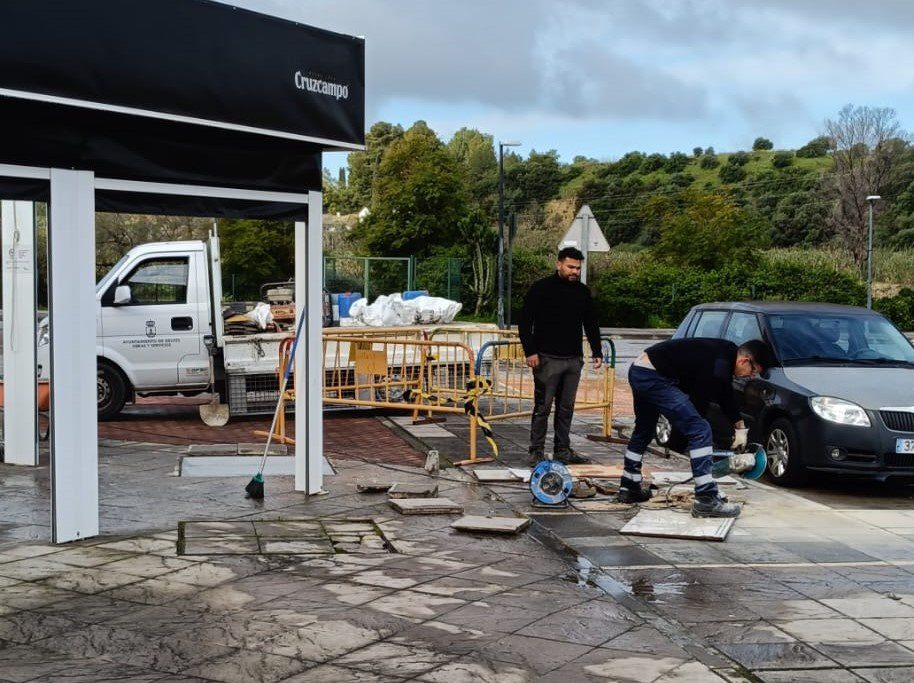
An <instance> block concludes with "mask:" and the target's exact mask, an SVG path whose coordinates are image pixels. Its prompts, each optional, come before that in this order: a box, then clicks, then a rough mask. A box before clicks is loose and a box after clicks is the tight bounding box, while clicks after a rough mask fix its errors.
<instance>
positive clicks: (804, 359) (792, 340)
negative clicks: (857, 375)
mask: <svg viewBox="0 0 914 683" xmlns="http://www.w3.org/2000/svg"><path fill="white" fill-rule="evenodd" d="M768 325H769V327H770V328H771V334H772V336H773V338H774V345H775V347H776V349H777V352H778V355H779V356H780V358H781V361H783V363H784V364H785V365H800V364H806V363H823V364H827V363H833V362H838V363H848V362H852V363H860V364H868V363H869V364H892V363H899V364H914V347H912V346H911V343H910V342H909V341H908V340H907V338H906V337H905V336H904V335H903V334H901V332H899V331H898V329H897V328H895V327H894V326H893V325H892V324H891V323H890V322H889V321H888V320H886V319H885V318H883V317H882V316H881V315H878V314H876V313H873V314H862V315H861V314H844V315H842V314H840V313H838V314H834V313H829V314H824V313H823V314H816V313H810V312H803V313H790V314H773V315H769V316H768Z"/></svg>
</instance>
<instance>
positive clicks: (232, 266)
mask: <svg viewBox="0 0 914 683" xmlns="http://www.w3.org/2000/svg"><path fill="white" fill-rule="evenodd" d="M219 241H220V246H221V251H222V275H223V277H224V278H225V280H226V282H232V283H233V284H234V289H235V292H234V294H235V299H238V300H245V299H247V300H251V299H259V298H260V286H261V285H262V284H264V283H265V282H278V281H281V280H288V279H289V278H291V277H292V276H293V275H294V272H295V270H294V265H293V260H294V254H295V230H294V226H293V224H292V223H287V222H283V221H260V220H249V219H231V218H224V219H221V220H220V221H219ZM226 294H228V292H226Z"/></svg>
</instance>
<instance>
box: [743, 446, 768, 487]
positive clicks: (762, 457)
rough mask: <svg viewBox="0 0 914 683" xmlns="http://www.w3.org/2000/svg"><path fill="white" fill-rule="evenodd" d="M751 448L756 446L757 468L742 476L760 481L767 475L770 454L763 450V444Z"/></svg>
mask: <svg viewBox="0 0 914 683" xmlns="http://www.w3.org/2000/svg"><path fill="white" fill-rule="evenodd" d="M750 446H755V467H753V468H752V469H751V470H749V471H748V472H743V474H742V475H741V476H742V477H743V478H745V479H758V478H759V477H760V476H762V475H763V474H764V473H765V468H767V467H768V454H767V453H765V449H764V448H762V446H761V444H757V443H754V444H750Z"/></svg>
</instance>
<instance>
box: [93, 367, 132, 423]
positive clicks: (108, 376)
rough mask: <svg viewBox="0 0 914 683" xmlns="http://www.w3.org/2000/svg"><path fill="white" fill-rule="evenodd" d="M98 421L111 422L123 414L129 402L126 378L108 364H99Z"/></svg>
mask: <svg viewBox="0 0 914 683" xmlns="http://www.w3.org/2000/svg"><path fill="white" fill-rule="evenodd" d="M96 382H97V387H98V419H99V420H110V419H111V418H113V417H114V416H115V415H117V414H118V413H120V412H121V409H122V408H123V407H124V403H126V401H127V382H126V381H125V380H124V376H123V375H122V374H121V373H120V372H119V371H118V370H117V369H116V368H113V367H112V366H110V365H108V364H107V363H99V364H98V379H97V380H96Z"/></svg>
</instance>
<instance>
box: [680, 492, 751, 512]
mask: <svg viewBox="0 0 914 683" xmlns="http://www.w3.org/2000/svg"><path fill="white" fill-rule="evenodd" d="M741 510H742V508H740V506H739V505H737V504H736V503H728V502H726V501H725V500H723V499H722V498H721V497H720V496H718V495H717V494H711V495H705V496H695V502H693V503H692V516H693V517H739V513H740V512H741Z"/></svg>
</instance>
